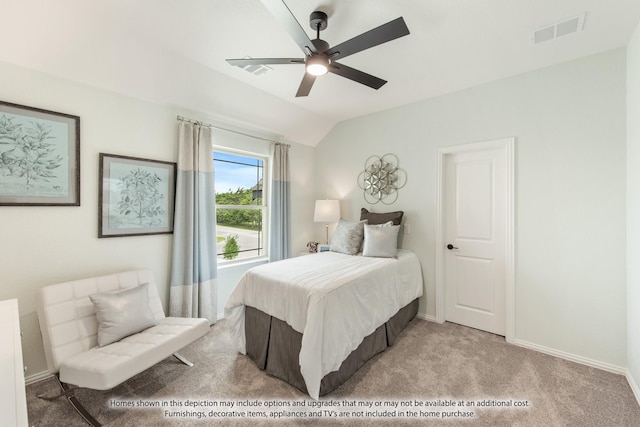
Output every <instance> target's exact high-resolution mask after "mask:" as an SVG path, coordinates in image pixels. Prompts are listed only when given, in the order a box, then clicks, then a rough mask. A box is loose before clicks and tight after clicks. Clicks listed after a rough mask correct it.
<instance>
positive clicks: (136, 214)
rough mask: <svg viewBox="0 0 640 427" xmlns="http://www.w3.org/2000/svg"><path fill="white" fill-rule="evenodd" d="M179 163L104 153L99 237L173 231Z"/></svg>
mask: <svg viewBox="0 0 640 427" xmlns="http://www.w3.org/2000/svg"><path fill="white" fill-rule="evenodd" d="M176 173H177V165H176V163H174V162H165V161H161V160H150V159H142V158H138V157H129V156H119V155H115V154H105V153H100V167H99V193H98V194H99V197H98V199H99V200H98V205H99V206H98V237H100V238H103V237H122V236H141V235H150V234H171V233H173V215H174V209H175V190H176Z"/></svg>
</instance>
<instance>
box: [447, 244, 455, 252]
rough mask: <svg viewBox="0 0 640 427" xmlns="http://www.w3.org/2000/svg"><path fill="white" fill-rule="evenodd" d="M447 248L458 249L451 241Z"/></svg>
mask: <svg viewBox="0 0 640 427" xmlns="http://www.w3.org/2000/svg"><path fill="white" fill-rule="evenodd" d="M447 249H449V250H450V251H451V250H453V249H458V248H456V247H455V246H453V245H452V244H451V243H449V244H448V245H447Z"/></svg>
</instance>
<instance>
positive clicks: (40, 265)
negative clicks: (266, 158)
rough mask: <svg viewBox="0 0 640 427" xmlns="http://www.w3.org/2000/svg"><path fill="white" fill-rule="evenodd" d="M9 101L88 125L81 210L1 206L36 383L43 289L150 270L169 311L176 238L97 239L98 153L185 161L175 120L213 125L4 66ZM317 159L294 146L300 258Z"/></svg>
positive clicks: (11, 282)
mask: <svg viewBox="0 0 640 427" xmlns="http://www.w3.org/2000/svg"><path fill="white" fill-rule="evenodd" d="M0 93H1V94H2V96H1V99H2V100H3V101H6V102H13V103H17V104H22V105H28V106H32V107H38V108H44V109H48V110H53V111H59V112H64V113H68V114H73V115H77V116H80V120H81V206H79V207H15V206H0V218H1V219H2V220H1V221H0V239H1V242H2V244H0V273H1V274H0V300H4V299H9V298H17V299H18V302H19V308H20V315H21V317H20V322H21V327H22V330H23V332H24V336H23V355H24V361H25V365H26V366H27V368H28V371H27V378H29V377H30V376H34V375H38V374H39V373H41V372H43V371H45V370H46V362H45V359H44V353H43V349H42V340H41V337H40V331H39V327H38V320H37V315H36V305H35V295H36V290H37V289H38V288H39V287H41V286H43V285H47V284H52V283H57V282H61V281H66V280H71V279H75V278H82V277H89V276H95V275H99V274H108V273H112V272H116V271H123V270H128V269H135V268H151V269H152V270H153V272H154V275H155V279H156V282H157V284H158V288H159V289H158V290H159V293H160V295H161V297H162V299H163V304H164V306H165V307H166V306H167V298H168V276H169V273H170V259H171V256H170V251H171V241H172V236H171V235H157V236H140V237H120V238H108V239H98V238H97V234H98V223H97V218H98V153H101V152H103V153H111V154H118V155H127V156H134V157H142V158H149V159H158V160H165V161H176V160H177V148H176V144H177V121H176V115H178V114H180V115H184V116H187V117H193V118H196V119H201V120H205V121H206V120H207V116H206V115H204V114H199V113H195V112H189V111H186V110H177V109H175V108H173V107H168V106H163V105H158V104H152V103H148V102H142V101H138V100H135V99H132V98H128V97H125V96H121V95H117V94H114V93H111V92H107V91H104V90H99V89H94V88H91V87H88V86H84V85H81V84H77V83H73V82H70V81H67V80H63V79H60V78H56V77H52V76H48V75H45V74H42V73H38V72H34V71H31V70H28V69H24V68H20V67H16V66H13V65H9V64H6V63H2V62H0ZM223 113H224V112H223ZM238 119H239V120H240V119H241V118H238ZM230 135H233V134H227V138H226V139H224V138H225V137H224V135H223V134H220V142H221V143H222V144H223V145H228V146H230V147H232V148H233V147H234V146H235V145H238V147H237V148H243V149H249V148H251V142H246V141H245V142H244V143H241V141H239V140H237V139H234V138H231V137H230ZM264 145H266V143H263V147H262V149H264ZM254 148H255V147H254ZM267 152H268V151H267ZM312 154H313V149H312V148H310V147H308V146H303V145H299V144H295V143H292V147H291V159H292V165H293V166H292V177H293V181H294V183H293V185H292V195H293V199H294V203H293V209H296V210H297V212H298V213H299V215H294V220H293V222H292V231H293V232H292V234H293V236H294V237H293V246H294V248H302V247H304V246H305V243H306V241H307V240H309V234H308V233H307V232H306V231H305V229H304V228H305V227H307V225H308V223H309V222H310V221H311V219H312V212H311V210H312V209H313V208H312V205H313V198H312V195H307V194H308V189H305V186H306V185H309V183H310V182H311V179H312V177H313V157H312ZM307 219H308V221H307ZM295 250H297V249H295ZM245 268H246V267H245ZM241 271H242V268H241V267H236V268H235V269H233V272H234V274H230V273H229V272H226V271H221V273H220V277H219V285H220V290H219V313H222V310H221V308H222V307H223V305H224V303H225V302H226V296H228V294H229V293H230V289H231V288H232V287H233V286H234V285H235V281H234V280H237V275H238V274H239V273H238V272H241Z"/></svg>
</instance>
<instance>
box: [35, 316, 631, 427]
mask: <svg viewBox="0 0 640 427" xmlns="http://www.w3.org/2000/svg"><path fill="white" fill-rule="evenodd" d="M181 354H182V355H184V356H185V357H187V358H188V359H190V360H191V361H192V362H194V363H195V366H194V367H192V368H189V367H187V366H185V365H183V364H181V363H180V362H178V361H177V360H176V359H174V358H170V359H166V360H165V361H163V362H162V363H160V364H158V365H156V366H155V367H153V368H151V369H149V370H147V371H145V372H143V373H141V374H139V375H137V376H136V377H134V378H132V379H131V380H129V381H127V382H126V383H125V384H122V385H120V386H118V387H116V388H115V389H113V390H110V391H107V392H99V391H93V390H79V391H78V392H77V396H78V399H79V400H80V401H81V402H82V403H83V404H84V405H85V406H86V408H87V409H88V410H89V411H90V412H91V413H92V414H93V415H94V416H96V418H97V419H98V420H99V421H100V422H102V423H104V424H107V423H108V425H110V426H147V425H152V426H187V425H189V426H190V425H201V426H205V425H224V426H241V425H252V426H255V425H300V426H307V425H320V426H332V425H349V426H352V425H357V426H367V425H420V424H435V425H440V424H442V425H448V426H453V425H481V426H640V407H639V406H638V403H637V402H636V400H635V398H634V396H633V393H632V391H631V389H630V387H629V385H628V384H627V381H626V379H625V378H624V377H623V376H620V375H616V374H612V373H608V372H604V371H601V370H598V369H594V368H589V367H586V366H583V365H579V364H576V363H572V362H568V361H565V360H562V359H557V358H554V357H551V356H547V355H544V354H541V353H537V352H535V351H531V350H527V349H523V348H520V347H516V346H511V345H509V344H506V343H505V341H504V339H503V338H502V337H498V336H495V335H492V334H489V333H485V332H481V331H478V330H475V329H470V328H466V327H463V326H459V325H455V324H451V323H445V324H444V325H440V324H436V323H432V322H427V321H423V320H419V319H415V320H413V321H412V322H411V323H410V324H409V326H407V328H406V329H405V330H404V331H403V333H402V334H401V336H400V338H399V339H398V341H397V342H396V344H395V345H394V346H393V347H391V348H389V349H387V351H385V352H383V353H381V354H379V355H377V356H376V357H374V358H373V359H372V360H371V361H369V362H368V363H367V364H366V365H365V366H364V367H363V368H362V369H360V370H359V371H358V372H357V373H356V374H355V375H354V376H353V377H351V379H349V381H347V382H346V383H345V384H344V385H342V386H341V387H340V388H338V389H337V390H335V391H334V392H332V393H330V394H328V395H327V396H324V397H322V398H321V399H320V401H319V402H317V401H313V400H311V399H309V398H308V396H306V395H304V394H303V393H301V392H300V391H298V390H297V389H294V388H293V387H291V386H289V385H287V384H286V383H284V382H282V381H280V380H278V379H276V378H273V377H269V376H268V375H266V374H265V373H264V372H262V371H260V370H259V369H258V368H256V366H255V365H254V364H253V362H252V361H250V360H249V359H248V358H246V357H245V356H242V355H239V354H237V353H236V352H235V351H234V350H233V346H232V343H231V341H230V336H229V333H228V330H227V328H226V325H225V322H224V320H223V321H220V322H218V323H217V324H216V325H214V326H213V327H212V328H211V331H210V332H209V333H208V334H207V335H206V336H205V337H203V338H202V339H200V340H198V341H196V342H195V343H193V344H192V345H190V346H189V347H187V348H185V349H183V350H182V351H181ZM56 392H57V385H56V384H55V382H54V381H53V380H52V379H51V380H45V381H41V382H39V383H36V384H31V385H29V386H28V387H27V403H28V410H29V424H30V425H32V426H84V425H86V424H85V423H84V422H83V421H82V419H81V418H80V417H79V416H78V415H77V414H76V412H75V411H74V410H73V409H72V408H71V406H70V404H69V403H68V402H67V401H66V400H65V399H62V398H60V399H58V400H56V401H54V402H47V401H44V400H42V399H38V398H37V397H36V396H37V395H40V394H53V393H56ZM194 400H195V401H196V402H198V403H203V402H204V403H205V404H206V405H208V406H206V407H194V406H190V405H191V404H192V402H193V401H194ZM239 402H243V403H245V405H251V406H244V407H238V404H239ZM452 402H453V403H454V404H455V406H453V407H451V406H444V404H450V403H452ZM460 403H461V404H462V405H464V406H459V404H460ZM516 403H518V404H522V405H528V406H524V407H514V406H513V405H515V404H516ZM125 404H131V405H134V406H133V407H132V408H122V406H118V405H125ZM140 404H141V405H145V406H143V407H140V406H137V405H140ZM154 404H157V405H160V406H161V407H147V405H154ZM223 404H227V405H231V404H233V407H223V406H222V405H223ZM319 404H322V405H324V406H323V407H318V405H319ZM352 404H353V405H355V406H350V405H352ZM429 404H430V405H436V406H427V405H429ZM505 404H510V405H511V406H497V405H505ZM162 405H164V406H163V407H162ZM214 405H215V406H214ZM256 405H259V406H256ZM266 405H273V406H272V407H270V408H266ZM294 405H296V406H294ZM330 405H332V406H330ZM396 405H397V406H396ZM438 405H439V406H438ZM469 405H473V406H469ZM482 405H484V406H482ZM486 405H489V406H486ZM367 406H370V407H367ZM231 411H236V414H234V418H229V417H227V418H215V417H206V418H198V413H199V412H203V413H204V414H205V415H208V414H211V415H212V416H214V415H216V414H215V413H216V412H231ZM249 411H252V412H255V413H259V412H264V413H265V414H264V415H267V417H262V416H261V414H252V415H249ZM240 412H243V413H244V418H240V414H239V413H240ZM296 412H298V413H300V414H299V415H303V416H304V418H303V417H294V416H292V415H295V413H296ZM170 413H173V415H174V416H169V414H170ZM276 413H280V415H281V418H279V419H278V420H274V419H273V418H269V417H268V415H269V414H276ZM367 413H368V415H367ZM443 414H445V415H447V416H448V417H449V418H448V419H446V420H442V416H443ZM313 415H315V417H312V416H313ZM338 415H341V416H342V417H340V418H338V417H337V416H338ZM346 416H348V418H346Z"/></svg>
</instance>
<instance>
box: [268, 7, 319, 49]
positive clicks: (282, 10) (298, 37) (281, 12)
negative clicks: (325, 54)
mask: <svg viewBox="0 0 640 427" xmlns="http://www.w3.org/2000/svg"><path fill="white" fill-rule="evenodd" d="M260 1H261V2H262V4H263V5H264V6H265V7H266V8H267V9H268V10H269V12H271V14H272V15H273V16H275V17H276V19H277V20H278V22H280V25H282V26H283V27H284V29H285V31H286V32H287V33H289V36H291V38H292V39H293V40H294V41H295V42H296V44H297V45H298V46H299V47H300V49H302V51H303V52H304V54H305V55H307V54H308V53H309V52H308V51H307V49H308V50H309V51H311V52H312V53H315V52H316V48H315V46H314V45H313V43H312V42H311V40H310V39H309V36H308V35H307V33H306V32H305V31H304V30H303V29H302V26H300V23H299V22H298V21H296V18H295V17H294V16H293V13H291V10H289V8H288V7H287V5H286V4H285V3H284V1H282V0H260Z"/></svg>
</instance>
